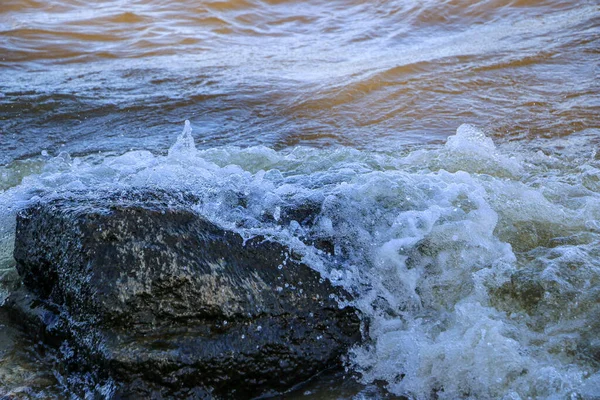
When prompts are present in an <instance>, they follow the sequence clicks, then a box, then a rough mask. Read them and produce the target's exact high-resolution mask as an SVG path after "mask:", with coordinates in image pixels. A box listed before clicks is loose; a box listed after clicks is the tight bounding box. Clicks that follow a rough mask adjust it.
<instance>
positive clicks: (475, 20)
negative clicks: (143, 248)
mask: <svg viewBox="0 0 600 400" xmlns="http://www.w3.org/2000/svg"><path fill="white" fill-rule="evenodd" d="M599 53H600V6H599V5H598V3H597V1H585V0H584V1H559V0H553V1H551V0H548V1H541V0H538V1H534V0H531V1H527V0H512V1H509V0H505V1H502V0H485V1H467V0H446V1H443V0H439V1H433V0H425V1H416V0H403V1H360V0H348V1H337V0H334V1H324V0H317V1H306V2H296V1H283V0H264V1H259V0H235V1H203V0H196V1H191V0H185V1H179V2H168V1H162V0H144V1H127V2H126V1H120V0H112V1H107V0H105V1H100V2H90V1H85V0H63V1H61V0H49V1H36V0H2V3H1V4H0V303H1V302H2V301H3V300H4V298H5V297H6V296H7V295H8V294H9V293H10V290H11V289H10V288H11V287H12V285H14V284H15V279H16V272H15V270H14V261H13V260H12V247H13V240H14V225H15V214H16V212H17V211H18V210H19V209H22V208H23V207H25V206H26V205H27V204H29V203H31V202H32V201H34V200H36V199H38V198H39V197H42V196H53V195H56V194H57V193H58V194H60V193H65V192H69V191H73V190H89V191H94V190H106V189H109V190H110V189H117V188H123V187H127V188H130V187H148V186H150V187H158V188H167V189H170V188H173V189H177V190H188V191H192V192H194V193H196V194H198V198H199V202H198V204H197V205H196V208H197V210H198V211H199V212H200V213H202V214H203V215H206V216H207V217H208V218H210V219H211V220H212V221H214V222H216V223H218V224H220V225H222V226H224V227H227V228H231V229H235V230H237V231H238V232H240V233H241V234H242V235H243V236H245V237H252V236H254V235H267V236H269V237H272V238H274V239H275V240H278V241H280V242H282V243H285V244H286V245H289V246H291V247H292V248H294V249H295V250H296V251H297V252H298V254H301V255H302V256H303V258H304V260H305V261H306V262H307V263H309V265H311V266H312V267H313V268H315V269H317V270H318V271H320V272H321V273H322V274H324V275H325V276H327V277H329V278H330V279H331V280H332V281H333V282H335V283H336V284H338V285H343V286H344V287H346V288H347V289H348V290H350V291H351V292H353V293H354V294H355V297H356V300H355V303H356V304H355V305H356V306H357V307H358V308H359V309H360V310H361V311H362V312H363V314H364V315H365V318H366V319H367V320H368V323H369V325H370V330H369V337H368V340H367V342H366V343H365V344H364V345H361V346H358V347H356V348H353V349H352V350H351V351H350V352H349V354H348V355H347V361H346V365H347V368H348V372H349V374H350V375H354V376H355V377H356V378H355V379H356V380H357V381H358V382H360V383H362V384H363V385H364V386H361V388H359V389H353V391H352V392H353V393H352V394H348V393H347V392H346V391H345V390H343V389H342V387H341V386H340V388H339V390H337V392H336V389H334V390H333V392H332V393H333V394H332V393H330V392H328V393H329V394H328V395H327V396H330V397H333V398H337V397H342V398H352V397H354V398H356V399H364V398H371V397H379V396H407V397H408V398H411V399H436V398H437V399H456V398H473V399H485V398H490V399H491V398H493V399H496V398H503V399H527V398H552V399H567V398H569V399H594V398H600V153H598V152H597V150H598V148H599V145H600V123H599V121H598V115H599V111H600V87H599V86H600V83H599V82H600V80H599V68H600V67H599V65H600V57H599ZM186 119H189V120H190V121H191V127H193V132H192V131H191V130H190V127H189V126H187V127H186V129H185V130H184V132H183V134H180V132H181V129H182V127H183V122H184V120H186ZM240 194H243V196H244V198H245V199H246V200H247V201H245V202H244V203H243V204H241V203H240V202H239V201H238V199H239V195H240ZM306 203H310V204H313V205H314V204H317V205H318V206H319V207H318V210H319V211H318V216H317V218H316V223H315V224H314V225H306V224H302V221H292V222H289V223H288V222H286V223H282V222H280V212H281V210H282V209H283V208H284V207H288V206H290V205H298V206H299V205H302V204H306ZM307 238H308V239H310V240H307ZM320 240H321V241H322V240H327V241H329V242H332V243H333V244H334V249H333V254H328V253H324V252H322V251H320V250H318V249H316V248H315V247H313V246H311V245H310V243H311V241H320ZM4 324H5V325H2V324H0V396H2V395H4V394H9V393H13V394H19V395H20V396H25V397H26V396H30V397H36V396H41V397H44V396H60V394H61V393H62V394H63V395H64V393H67V392H68V391H69V384H70V383H69V377H62V376H59V375H57V374H55V375H56V376H54V375H53V373H52V371H51V370H49V372H48V373H46V374H44V373H41V372H40V371H39V367H37V366H36V365H39V364H36V360H38V359H37V358H36V357H41V356H36V355H35V352H33V346H29V345H27V344H26V342H24V343H25V344H23V343H22V341H23V340H26V339H23V338H21V337H20V336H19V333H18V331H16V330H15V329H14V328H13V327H11V326H10V325H6V324H7V323H6V322H4ZM38 361H39V360H38ZM39 362H42V361H39ZM94 384H95V383H94V382H91V383H90V384H89V390H90V391H93V390H94ZM334 386H335V384H334ZM374 387H383V388H384V389H383V391H381V390H374V389H373V388H374ZM374 393H375V394H374ZM306 394H307V396H309V395H310V394H311V391H310V390H307V391H306ZM323 396H324V395H323Z"/></svg>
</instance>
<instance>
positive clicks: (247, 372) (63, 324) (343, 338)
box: [5, 191, 361, 398]
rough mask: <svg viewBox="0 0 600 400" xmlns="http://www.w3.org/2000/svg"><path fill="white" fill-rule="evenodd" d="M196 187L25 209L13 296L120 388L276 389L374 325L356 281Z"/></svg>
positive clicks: (228, 393)
mask: <svg viewBox="0 0 600 400" xmlns="http://www.w3.org/2000/svg"><path fill="white" fill-rule="evenodd" d="M190 204H191V203H190V198H189V196H186V195H184V194H172V193H171V194H169V193H164V192H157V191H144V192H120V193H113V194H106V195H103V194H98V193H96V194H94V195H85V194H77V195H70V196H68V197H64V198H59V199H57V198H55V199H53V200H48V201H42V202H39V203H37V204H35V205H32V206H30V207H29V208H27V209H26V210H24V211H22V212H21V213H20V214H19V215H18V217H17V232H16V240H15V251H14V256H15V259H16V261H17V269H18V272H19V274H20V276H21V277H22V280H23V282H24V286H25V287H24V288H23V289H21V290H18V291H15V292H13V294H12V295H11V297H10V298H9V299H8V300H7V302H6V304H5V308H8V309H9V310H10V313H11V314H12V315H13V318H15V319H17V320H18V321H20V322H21V323H22V324H24V325H25V326H27V331H28V332H31V333H32V335H34V336H35V337H36V338H38V339H42V340H44V341H45V342H46V343H47V344H49V345H50V346H53V347H54V348H57V349H58V350H57V354H59V355H60V356H59V358H60V359H61V365H62V366H63V368H64V369H66V370H69V369H71V370H78V371H80V372H82V373H83V372H85V373H86V374H87V375H86V376H91V375H90V374H92V375H93V376H97V377H98V379H102V381H103V382H114V384H112V386H110V387H109V386H106V385H105V390H109V389H110V391H111V392H112V393H113V395H114V396H116V397H121V398H127V397H139V396H155V397H160V396H172V395H176V396H180V397H186V396H191V397H208V398H210V397H227V398H231V397H234V398H235V397H237V398H246V397H252V396H258V395H266V394H271V393H272V394H275V393H278V392H282V391H285V390H287V389H289V388H290V387H292V386H294V385H296V384H298V383H300V382H302V381H305V380H307V379H309V378H310V377H311V376H313V375H315V374H316V373H318V372H320V371H323V370H325V369H328V368H331V367H335V366H337V365H339V364H340V359H341V357H342V356H343V355H344V354H345V352H346V351H347V349H348V348H349V347H350V346H351V345H353V344H355V343H356V342H358V341H359V340H360V339H361V333H360V332H361V326H360V325H361V323H360V319H359V317H358V315H357V311H356V310H355V309H354V308H352V307H349V306H346V307H343V308H341V307H340V305H339V304H340V303H339V302H338V300H342V301H343V300H349V295H348V293H346V292H345V291H344V290H343V289H341V288H339V287H334V286H333V285H331V283H330V282H329V281H327V280H324V279H322V278H321V277H320V275H319V274H318V273H317V272H316V271H314V270H313V269H311V268H310V267H308V266H307V265H304V264H302V263H301V262H299V261H297V260H295V259H294V257H293V255H292V254H290V252H289V251H288V249H287V248H286V247H284V246H282V245H281V244H279V243H275V242H272V241H269V240H265V239H264V238H260V237H259V238H254V239H251V240H248V241H246V242H245V243H244V241H243V240H242V237H241V236H239V235H238V234H237V233H234V232H231V231H227V230H224V229H222V228H220V227H218V226H216V225H215V224H213V223H211V222H209V221H207V220H206V219H205V218H203V217H202V216H200V215H198V214H197V213H195V212H194V211H193V210H192V207H191V206H190Z"/></svg>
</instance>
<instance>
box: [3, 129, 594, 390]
mask: <svg viewBox="0 0 600 400" xmlns="http://www.w3.org/2000/svg"><path fill="white" fill-rule="evenodd" d="M585 140H586V139H585V138H582V139H581V141H582V143H585ZM582 148H586V147H585V146H583V145H582V146H581V147H579V150H578V151H579V153H578V154H577V155H575V154H573V152H570V151H569V150H568V148H566V149H565V148H564V147H563V148H549V147H545V144H544V143H542V142H537V143H531V144H529V147H526V146H525V145H519V146H515V145H512V144H510V143H509V144H503V145H500V146H497V145H496V144H494V142H493V141H492V139H490V138H489V137H487V136H486V135H485V134H484V133H483V132H482V131H481V130H479V129H478V128H476V127H474V126H469V125H463V126H461V127H459V128H458V130H457V134H456V135H455V136H451V137H450V138H448V140H447V142H446V144H445V145H443V146H436V147H433V146H428V147H425V148H420V149H419V148H416V149H407V150H406V151H405V152H403V153H402V154H399V153H397V152H392V151H389V152H361V151H358V150H353V149H349V148H337V149H312V148H303V147H297V148H291V149H287V150H282V151H274V150H272V149H269V148H266V147H251V148H236V147H222V148H214V149H208V150H200V149H196V147H195V145H194V140H193V137H192V135H191V126H190V125H189V124H188V123H186V127H185V129H184V132H183V133H182V135H181V136H180V137H179V138H178V139H177V141H176V143H175V145H174V146H173V147H172V148H171V149H170V150H169V152H168V154H167V155H157V154H153V153H151V152H148V151H131V152H126V153H124V154H121V155H90V156H87V157H70V156H68V155H67V154H59V155H58V156H56V157H53V158H49V157H45V158H44V159H40V160H36V161H35V162H36V163H38V164H39V165H38V167H36V168H35V169H33V170H32V171H31V173H29V174H25V175H24V176H22V177H19V179H12V180H11V181H10V182H8V181H6V182H4V186H3V191H2V192H0V210H2V211H1V212H0V219H1V224H0V226H1V228H0V239H1V245H0V252H1V254H0V260H1V263H2V266H1V269H2V270H3V271H5V273H4V274H5V275H6V276H7V277H8V276H10V279H14V274H11V273H8V272H7V271H11V270H12V268H13V266H12V261H11V260H12V257H11V252H12V241H13V240H14V218H15V214H16V212H17V211H18V210H19V209H21V208H23V207H25V206H26V205H27V204H29V203H30V202H32V201H34V200H35V199H37V198H39V197H41V196H56V195H62V194H64V193H65V192H69V191H81V190H84V191H95V190H101V189H108V190H110V189H117V188H124V187H126V188H135V187H140V188H141V187H156V188H164V189H173V190H184V191H190V192H193V193H194V194H195V195H196V196H197V198H198V202H197V204H195V206H194V207H195V208H196V209H197V211H198V212H200V213H202V214H203V215H205V216H206V217H207V218H209V219H211V220H212V221H213V222H215V223H217V224H220V225H222V226H225V227H227V228H230V229H235V230H237V231H238V232H239V233H240V234H242V236H243V237H245V238H250V237H253V236H256V235H264V236H267V237H270V238H272V239H274V240H278V241H280V242H282V243H284V244H286V245H288V246H290V247H291V249H293V250H294V252H295V253H297V254H298V255H299V256H301V257H302V258H303V259H304V261H305V262H307V263H308V264H309V265H310V266H311V267H313V268H314V269H316V270H318V271H319V272H321V273H322V274H323V276H325V277H327V278H329V279H330V280H331V281H332V282H334V284H336V285H343V286H344V287H346V288H347V289H348V290H350V291H351V292H352V293H353V294H354V296H355V299H354V304H355V306H357V307H358V308H359V309H360V310H361V311H362V313H363V315H364V318H365V320H366V322H367V323H368V325H369V330H368V338H367V341H366V343H365V344H363V345H361V346H359V347H356V348H354V349H352V350H351V352H350V354H349V355H348V360H347V366H348V368H350V369H351V370H353V371H356V372H357V373H358V374H359V377H360V378H359V379H361V381H362V382H363V383H365V384H371V383H375V382H380V381H382V382H384V383H385V386H386V388H387V390H389V391H390V392H392V393H394V394H398V395H406V396H409V397H411V398H418V399H428V398H447V399H454V398H505V399H525V398H556V399H559V398H561V399H562V398H566V397H570V398H594V396H595V395H596V394H597V393H600V386H599V382H600V378H598V376H599V375H598V374H599V371H598V365H599V363H600V356H599V355H600V341H599V340H598V339H597V338H598V332H600V324H599V323H598V321H599V320H600V318H598V316H600V302H598V299H599V298H600V289H599V288H600V262H599V261H598V260H600V248H599V246H598V243H599V238H600V229H599V228H598V227H599V226H600V222H599V221H600V202H599V191H598V189H599V188H598V185H597V182H598V179H599V178H598V176H600V175H599V174H598V171H600V165H599V162H598V160H597V159H596V158H595V155H594V154H592V153H591V151H592V150H591V148H590V150H589V151H588V153H589V154H587V153H585V154H583V153H581V149H582ZM4 168H5V170H6V171H4V173H5V174H9V173H13V172H14V171H13V170H14V168H16V167H15V166H6V167H4ZM13 175H14V174H13ZM13 175H11V176H13ZM307 205H310V209H311V210H312V213H313V215H311V218H309V219H300V218H296V219H294V218H292V217H286V215H287V214H286V210H290V209H302V207H307ZM319 243H320V244H323V243H326V244H327V246H325V247H323V245H319ZM10 279H9V278H5V279H4V280H3V282H4V286H5V287H6V286H8V285H7V283H6V282H7V281H8V280H10ZM273 290H276V288H273ZM282 290H284V289H282ZM6 291H7V289H6V288H5V289H4V294H6ZM0 299H1V297H0Z"/></svg>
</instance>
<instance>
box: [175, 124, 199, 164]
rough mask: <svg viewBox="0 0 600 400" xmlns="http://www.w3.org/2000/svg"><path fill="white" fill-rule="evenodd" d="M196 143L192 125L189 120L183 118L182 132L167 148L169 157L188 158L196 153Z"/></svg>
mask: <svg viewBox="0 0 600 400" xmlns="http://www.w3.org/2000/svg"><path fill="white" fill-rule="evenodd" d="M196 151H197V150H196V144H195V143H194V137H193V136H192V125H191V124H190V121H189V120H187V119H186V120H185V125H184V127H183V132H181V135H179V136H178V137H177V141H176V142H175V144H174V145H173V146H171V148H170V149H169V157H170V158H188V157H193V156H194V155H195V154H196Z"/></svg>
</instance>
